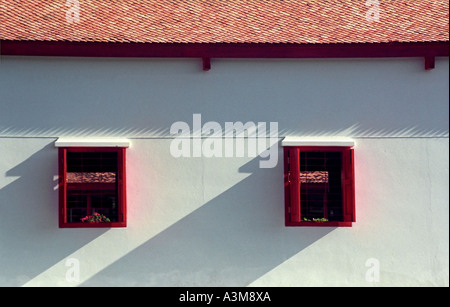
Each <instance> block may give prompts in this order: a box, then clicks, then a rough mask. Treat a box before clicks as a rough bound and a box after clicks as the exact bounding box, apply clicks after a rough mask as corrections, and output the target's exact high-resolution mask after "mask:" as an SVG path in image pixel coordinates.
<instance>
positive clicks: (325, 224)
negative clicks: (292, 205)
mask: <svg viewBox="0 0 450 307" xmlns="http://www.w3.org/2000/svg"><path fill="white" fill-rule="evenodd" d="M286 226H295V227H352V223H351V222H337V221H331V222H289V223H287V225H286Z"/></svg>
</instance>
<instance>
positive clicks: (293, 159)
mask: <svg viewBox="0 0 450 307" xmlns="http://www.w3.org/2000/svg"><path fill="white" fill-rule="evenodd" d="M289 162H290V172H289V181H290V196H291V197H290V198H291V200H290V221H291V222H300V221H301V210H300V209H301V207H300V148H295V147H294V148H291V149H290V154H289Z"/></svg>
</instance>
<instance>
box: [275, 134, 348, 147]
mask: <svg viewBox="0 0 450 307" xmlns="http://www.w3.org/2000/svg"><path fill="white" fill-rule="evenodd" d="M281 146H343V147H353V146H355V141H353V140H351V139H333V138H326V139H320V138H316V139H309V138H300V137H289V136H287V137H285V138H284V139H283V141H281Z"/></svg>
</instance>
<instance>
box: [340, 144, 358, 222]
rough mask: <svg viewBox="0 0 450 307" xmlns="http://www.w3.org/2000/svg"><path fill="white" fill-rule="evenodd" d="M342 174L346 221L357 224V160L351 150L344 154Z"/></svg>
mask: <svg viewBox="0 0 450 307" xmlns="http://www.w3.org/2000/svg"><path fill="white" fill-rule="evenodd" d="M342 173H343V209H344V221H345V222H355V221H356V215H355V159H354V150H353V149H351V148H349V149H346V150H344V151H343V153H342Z"/></svg>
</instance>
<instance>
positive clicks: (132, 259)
mask: <svg viewBox="0 0 450 307" xmlns="http://www.w3.org/2000/svg"><path fill="white" fill-rule="evenodd" d="M258 163H259V162H258V159H253V160H252V161H250V162H249V163H247V164H245V165H243V166H242V167H241V168H240V169H239V171H240V172H244V173H251V175H249V176H248V177H247V178H246V179H244V180H243V181H240V182H239V183H238V184H236V185H235V186H233V187H232V188H230V189H228V190H227V191H225V192H223V193H222V194H220V195H219V196H217V197H215V198H214V199H212V200H210V201H208V202H207V203H205V204H204V205H203V206H202V207H200V208H199V209H197V210H195V211H193V212H192V213H190V214H189V215H187V216H185V217H184V218H182V219H181V220H179V221H178V222H176V223H175V224H173V225H171V226H170V227H169V228H167V229H165V230H164V231H162V232H160V233H159V234H157V235H156V236H154V237H152V238H151V239H149V240H148V241H146V242H145V243H144V244H142V245H140V246H139V247H137V248H136V249H134V250H132V251H131V252H130V253H128V254H127V255H125V256H124V257H122V258H120V259H118V260H117V261H116V262H114V263H112V264H111V265H109V266H108V267H106V268H105V269H103V270H102V271H100V272H99V273H98V274H96V275H94V276H92V277H91V278H90V279H88V280H86V281H85V282H84V283H82V284H81V286H108V285H122V286H246V285H248V284H250V283H251V282H253V281H254V280H256V279H258V278H259V277H261V276H262V275H264V274H265V273H267V272H268V271H270V270H271V269H273V268H274V267H276V266H278V265H279V264H281V263H283V262H284V261H286V260H287V259H289V258H291V257H292V256H294V255H296V254H297V253H299V252H301V251H302V250H303V249H305V248H306V247H308V246H309V245H310V244H312V243H314V242H315V241H317V240H319V239H320V238H322V237H323V236H325V235H327V234H328V233H330V232H331V231H333V230H334V229H335V228H334V227H297V228H293V227H290V228H289V227H285V226H284V203H280V199H283V194H282V193H283V182H282V166H281V165H282V163H278V166H277V167H276V168H273V169H260V168H259V164H258ZM256 187H258V189H257V191H256V190H255V188H256ZM280 193H281V194H280Z"/></svg>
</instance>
